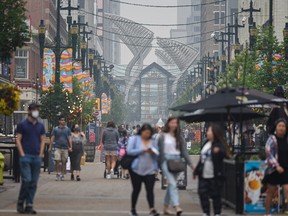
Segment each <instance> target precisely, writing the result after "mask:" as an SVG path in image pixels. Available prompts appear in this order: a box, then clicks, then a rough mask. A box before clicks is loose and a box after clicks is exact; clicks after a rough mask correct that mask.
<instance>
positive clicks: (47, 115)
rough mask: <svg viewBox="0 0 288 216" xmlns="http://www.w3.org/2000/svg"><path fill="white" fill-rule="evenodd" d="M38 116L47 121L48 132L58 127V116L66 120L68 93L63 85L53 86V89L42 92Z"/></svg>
mask: <svg viewBox="0 0 288 216" xmlns="http://www.w3.org/2000/svg"><path fill="white" fill-rule="evenodd" d="M40 103H41V112H40V116H41V118H43V119H47V120H48V123H49V130H51V129H52V127H53V126H55V125H58V118H59V116H60V115H61V116H64V117H66V118H67V116H68V115H69V108H68V107H69V92H68V91H66V90H65V89H64V88H63V84H55V85H54V87H53V88H49V90H48V91H45V92H42V94H41V98H40Z"/></svg>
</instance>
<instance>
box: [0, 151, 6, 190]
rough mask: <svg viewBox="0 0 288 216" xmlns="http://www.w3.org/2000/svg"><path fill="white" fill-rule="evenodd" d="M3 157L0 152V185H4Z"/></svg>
mask: <svg viewBox="0 0 288 216" xmlns="http://www.w3.org/2000/svg"><path fill="white" fill-rule="evenodd" d="M4 159H5V158H4V155H3V154H2V153H1V152H0V185H3V184H4V180H3V176H4Z"/></svg>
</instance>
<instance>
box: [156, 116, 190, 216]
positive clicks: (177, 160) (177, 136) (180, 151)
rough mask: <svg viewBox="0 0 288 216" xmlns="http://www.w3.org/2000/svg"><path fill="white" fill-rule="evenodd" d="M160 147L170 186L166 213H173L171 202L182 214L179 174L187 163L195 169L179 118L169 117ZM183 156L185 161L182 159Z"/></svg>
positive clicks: (165, 200)
mask: <svg viewBox="0 0 288 216" xmlns="http://www.w3.org/2000/svg"><path fill="white" fill-rule="evenodd" d="M158 146H159V149H160V164H161V167H162V172H163V174H164V175H165V176H166V178H167V181H168V188H167V190H166V195H165V198H164V208H163V213H164V215H170V214H172V213H171V212H169V205H170V203H171V204H172V206H173V207H174V208H175V210H176V215H177V216H179V215H181V214H182V209H181V207H180V201H179V194H178V188H177V175H178V173H179V172H181V171H184V170H185V169H186V163H187V164H188V165H189V166H190V167H191V168H192V169H193V167H192V162H191V160H190V157H189V154H188V151H187V146H186V142H185V141H184V139H183V137H182V136H181V129H180V124H179V120H178V118H175V117H171V118H169V119H168V121H167V123H166V125H165V127H164V130H163V134H162V135H161V137H160V138H159V139H158ZM182 158H183V159H184V160H185V162H186V163H185V162H183V161H182Z"/></svg>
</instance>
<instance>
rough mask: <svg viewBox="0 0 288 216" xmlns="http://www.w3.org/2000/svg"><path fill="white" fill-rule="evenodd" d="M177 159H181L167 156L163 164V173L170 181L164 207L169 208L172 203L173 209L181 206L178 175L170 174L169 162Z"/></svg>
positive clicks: (178, 156) (176, 156) (175, 156)
mask: <svg viewBox="0 0 288 216" xmlns="http://www.w3.org/2000/svg"><path fill="white" fill-rule="evenodd" d="M177 159H180V155H165V161H164V162H163V163H162V172H163V174H164V175H165V176H166V178H167V181H168V188H167V190H166V195H165V197H164V205H167V206H168V205H169V204H170V201H171V203H172V205H173V207H175V206H179V205H180V201H179V194H178V188H177V174H174V173H171V172H169V170H168V165H167V160H177Z"/></svg>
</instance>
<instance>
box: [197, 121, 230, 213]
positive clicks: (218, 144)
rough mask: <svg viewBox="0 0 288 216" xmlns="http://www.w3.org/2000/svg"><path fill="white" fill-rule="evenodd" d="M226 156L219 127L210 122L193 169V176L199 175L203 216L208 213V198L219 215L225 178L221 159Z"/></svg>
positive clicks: (225, 144) (224, 144) (223, 140)
mask: <svg viewBox="0 0 288 216" xmlns="http://www.w3.org/2000/svg"><path fill="white" fill-rule="evenodd" d="M228 156H229V149H228V145H227V143H226V141H225V139H224V134H223V132H222V130H221V128H220V127H219V126H218V125H215V124H211V125H210V127H209V128H208V131H207V141H206V143H205V144H204V146H203V148H202V150H201V157H200V160H199V163H198V165H197V167H196V168H195V171H194V177H196V176H198V177H199V182H198V194H199V197H200V202H201V207H202V210H203V213H204V216H209V215H210V205H209V204H210V201H209V199H210V198H211V199H212V200H213V208H214V214H215V216H220V215H221V192H222V188H223V182H224V179H225V177H224V174H223V160H224V158H225V157H228Z"/></svg>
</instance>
